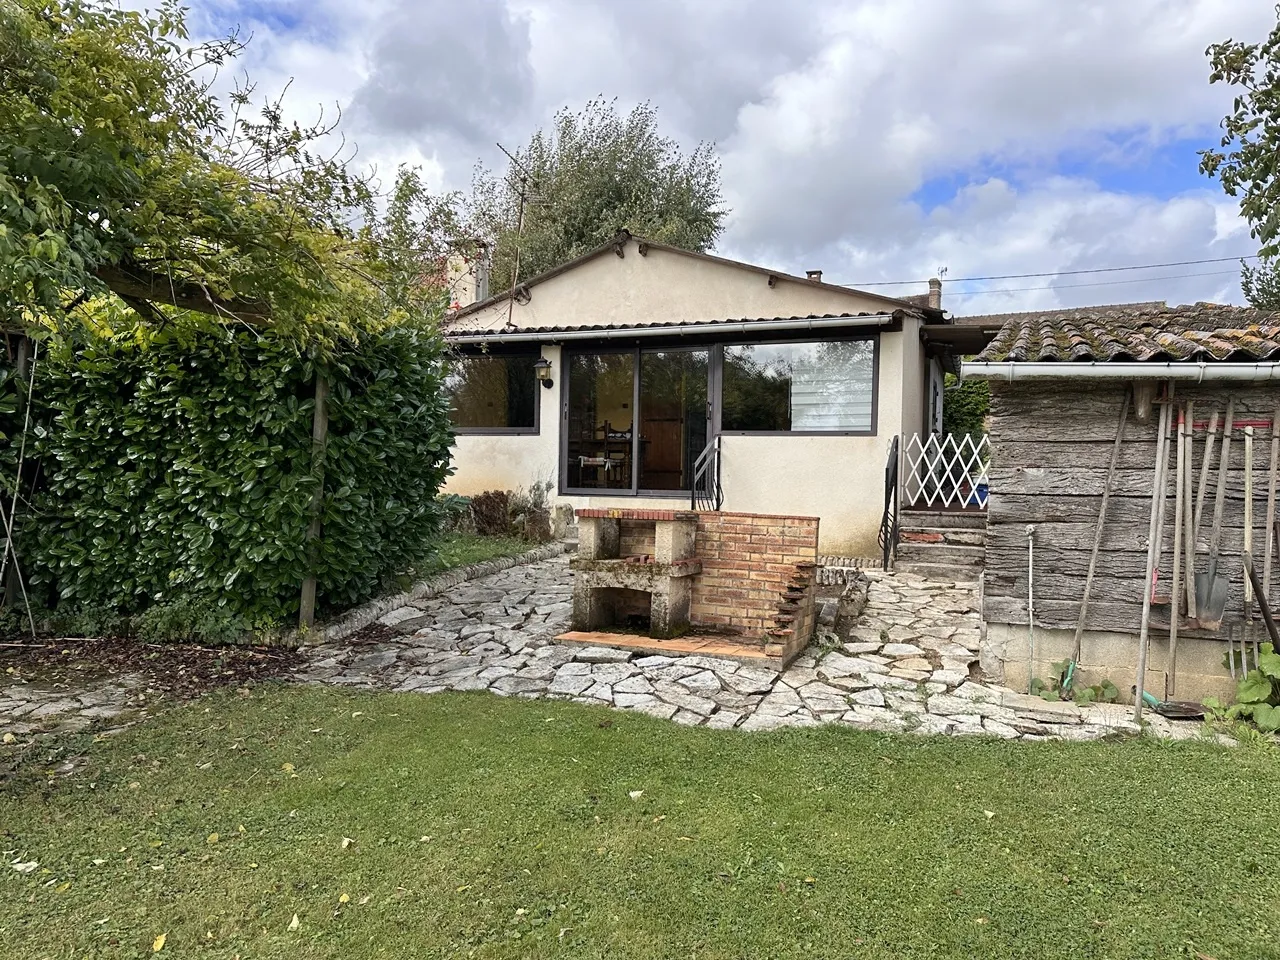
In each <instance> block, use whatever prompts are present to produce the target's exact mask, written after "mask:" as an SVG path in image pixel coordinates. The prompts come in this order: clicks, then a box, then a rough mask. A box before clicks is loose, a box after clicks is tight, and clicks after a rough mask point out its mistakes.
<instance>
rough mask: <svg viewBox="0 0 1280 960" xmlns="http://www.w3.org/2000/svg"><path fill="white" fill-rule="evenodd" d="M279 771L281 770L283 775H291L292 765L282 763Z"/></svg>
mask: <svg viewBox="0 0 1280 960" xmlns="http://www.w3.org/2000/svg"><path fill="white" fill-rule="evenodd" d="M280 769H281V770H283V771H284V772H285V773H293V771H294V766H293V764H292V763H282V764H280Z"/></svg>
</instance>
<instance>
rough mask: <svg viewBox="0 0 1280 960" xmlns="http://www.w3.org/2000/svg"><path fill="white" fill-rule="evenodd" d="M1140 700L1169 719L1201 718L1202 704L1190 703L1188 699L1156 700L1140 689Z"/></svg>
mask: <svg viewBox="0 0 1280 960" xmlns="http://www.w3.org/2000/svg"><path fill="white" fill-rule="evenodd" d="M1142 702H1143V703H1144V704H1146V705H1147V706H1148V707H1150V708H1151V709H1152V710H1154V711H1155V712H1156V713H1158V714H1160V716H1162V717H1166V718H1168V719H1169V720H1203V719H1204V705H1203V704H1199V703H1192V702H1191V701H1190V700H1157V699H1156V698H1155V697H1154V696H1153V695H1152V694H1150V693H1147V691H1145V690H1143V691H1142Z"/></svg>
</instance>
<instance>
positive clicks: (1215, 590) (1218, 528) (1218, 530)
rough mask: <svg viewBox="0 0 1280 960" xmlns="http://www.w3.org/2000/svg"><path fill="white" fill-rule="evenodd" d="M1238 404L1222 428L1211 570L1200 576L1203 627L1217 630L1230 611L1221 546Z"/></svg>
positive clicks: (1198, 594) (1232, 404) (1198, 589)
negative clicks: (1221, 568)
mask: <svg viewBox="0 0 1280 960" xmlns="http://www.w3.org/2000/svg"><path fill="white" fill-rule="evenodd" d="M1234 413H1235V402H1234V401H1232V400H1228V401H1227V419H1226V422H1225V423H1224V424H1223V428H1222V455H1221V457H1220V458H1219V460H1218V489H1217V493H1216V495H1215V499H1214V504H1213V529H1212V530H1211V531H1210V533H1209V569H1208V571H1206V572H1205V573H1197V574H1196V611H1197V613H1198V614H1199V617H1200V626H1201V627H1203V628H1204V629H1206V630H1217V629H1219V628H1221V626H1222V615H1223V613H1224V612H1225V611H1226V609H1227V591H1228V589H1229V588H1230V585H1231V584H1230V581H1228V579H1227V577H1226V574H1224V573H1220V572H1219V571H1218V547H1219V544H1220V543H1221V542H1222V510H1223V507H1224V506H1225V505H1226V499H1227V478H1228V476H1229V475H1230V471H1231V423H1232V416H1233V414H1234Z"/></svg>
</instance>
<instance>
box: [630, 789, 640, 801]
mask: <svg viewBox="0 0 1280 960" xmlns="http://www.w3.org/2000/svg"><path fill="white" fill-rule="evenodd" d="M627 796H628V797H630V798H631V799H632V800H639V799H640V798H641V797H643V796H644V791H643V790H632V791H630V792H629V793H628V794H627Z"/></svg>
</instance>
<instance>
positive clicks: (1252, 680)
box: [1236, 670, 1271, 703]
mask: <svg viewBox="0 0 1280 960" xmlns="http://www.w3.org/2000/svg"><path fill="white" fill-rule="evenodd" d="M1270 697H1271V680H1270V678H1268V677H1266V676H1265V675H1264V674H1263V673H1262V672H1261V671H1259V670H1250V671H1249V673H1248V675H1246V676H1245V678H1244V679H1243V680H1241V681H1240V686H1239V688H1237V690H1236V699H1237V700H1238V701H1239V702H1240V703H1266V701H1267V700H1268V699H1269V698H1270Z"/></svg>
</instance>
